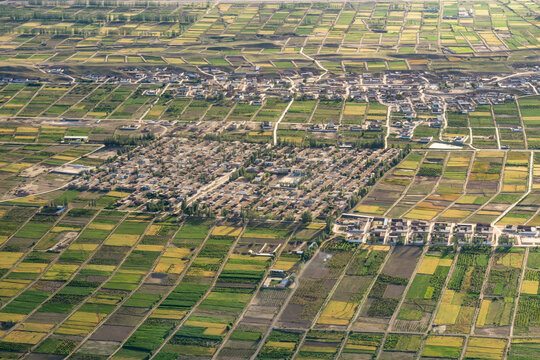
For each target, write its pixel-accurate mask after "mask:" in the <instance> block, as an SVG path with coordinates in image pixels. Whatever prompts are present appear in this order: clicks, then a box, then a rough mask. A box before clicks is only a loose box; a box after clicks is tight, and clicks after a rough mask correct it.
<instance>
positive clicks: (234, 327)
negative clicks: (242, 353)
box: [212, 225, 299, 360]
mask: <svg viewBox="0 0 540 360" xmlns="http://www.w3.org/2000/svg"><path fill="white" fill-rule="evenodd" d="M298 227H299V225H296V226H295V228H294V230H293V231H292V232H291V234H290V235H289V236H288V237H287V239H286V240H285V241H284V242H283V244H282V246H281V247H280V249H279V251H278V254H277V255H276V256H275V257H274V259H273V260H272V261H271V264H270V266H268V268H267V269H266V271H265V273H264V275H263V277H262V279H261V282H260V283H259V285H258V286H257V289H256V290H255V292H254V293H253V296H252V297H251V299H250V300H249V303H247V304H246V306H245V307H244V309H243V310H242V312H241V313H240V315H238V317H237V318H236V320H235V321H234V323H233V325H232V326H231V328H230V329H229V331H228V332H227V334H226V335H225V337H224V338H223V339H222V341H221V343H220V345H219V346H218V348H217V349H216V351H215V352H214V354H213V355H212V360H213V359H217V356H218V355H219V352H220V351H221V350H222V349H223V348H224V347H225V344H226V342H227V341H228V340H229V338H230V337H231V335H232V333H233V332H234V330H236V327H237V326H238V324H239V323H240V322H241V321H242V320H243V318H244V315H245V314H246V312H247V310H248V308H249V306H250V305H251V304H252V303H253V300H254V299H255V297H256V296H257V295H258V294H259V292H260V291H261V288H262V286H263V284H264V281H265V280H266V278H267V277H268V274H269V273H270V270H272V267H273V266H274V265H275V264H276V262H277V261H278V259H279V257H280V256H281V254H282V253H283V251H284V250H285V248H286V247H287V244H288V243H289V241H291V239H292V238H293V235H294V234H295V233H296V231H297V230H298Z"/></svg>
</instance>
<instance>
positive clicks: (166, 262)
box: [154, 257, 188, 274]
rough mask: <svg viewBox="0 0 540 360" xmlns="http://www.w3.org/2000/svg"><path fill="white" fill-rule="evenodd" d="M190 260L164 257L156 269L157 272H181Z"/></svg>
mask: <svg viewBox="0 0 540 360" xmlns="http://www.w3.org/2000/svg"><path fill="white" fill-rule="evenodd" d="M187 263H188V261H187V260H181V259H179V258H172V257H162V258H161V259H160V260H159V263H158V264H157V265H156V268H155V269H154V271H155V272H159V273H168V274H180V273H181V272H182V271H184V269H185V268H186V265H187Z"/></svg>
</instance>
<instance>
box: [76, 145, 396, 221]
mask: <svg viewBox="0 0 540 360" xmlns="http://www.w3.org/2000/svg"><path fill="white" fill-rule="evenodd" d="M399 152H400V150H398V149H392V148H389V149H377V150H372V149H354V148H339V147H326V148H294V147H279V148H269V147H267V145H266V144H250V143H242V142H237V141H228V142H218V141H210V140H202V139H201V137H199V136H194V137H193V138H191V139H189V138H183V137H163V138H161V139H159V140H157V142H155V143H152V144H151V145H148V146H141V147H139V148H137V149H135V150H134V151H133V152H131V153H129V154H124V155H121V156H118V157H117V158H116V159H115V160H114V161H111V162H108V163H106V164H104V165H103V166H101V167H100V168H99V169H97V170H95V171H94V172H91V173H89V174H85V176H81V177H79V178H77V179H75V180H74V182H73V183H72V186H74V187H76V188H80V189H85V190H86V189H88V190H100V191H108V190H113V189H123V190H127V191H129V192H130V193H131V195H129V196H127V197H126V198H124V199H122V200H121V202H120V203H119V204H118V205H119V206H121V207H137V206H140V205H142V204H145V203H146V202H147V201H148V199H149V198H150V199H164V200H168V203H169V204H172V206H173V207H175V208H177V207H179V206H180V205H181V204H182V202H183V201H186V202H188V203H191V202H193V201H195V200H197V201H198V202H199V203H200V204H202V205H204V206H205V208H209V209H211V210H212V211H213V212H214V213H215V214H220V213H226V214H228V215H231V216H241V214H242V213H243V212H245V211H251V212H256V213H257V214H259V215H260V216H261V217H267V218H281V219H283V218H287V217H288V218H291V217H292V218H293V219H299V218H300V215H301V214H302V213H303V212H304V211H306V210H309V211H311V213H312V214H313V216H314V217H317V216H321V218H325V217H326V216H328V215H330V214H334V213H336V212H337V211H338V210H340V211H343V210H346V209H347V207H348V205H349V199H350V198H351V197H353V196H355V194H356V193H357V191H358V190H359V189H361V188H362V187H364V186H365V185H366V184H367V183H368V182H369V181H370V179H371V178H372V176H374V173H375V172H376V171H377V169H378V168H379V167H381V166H382V164H383V163H384V162H385V161H391V160H392V159H393V158H394V157H395V156H397V155H398V154H399Z"/></svg>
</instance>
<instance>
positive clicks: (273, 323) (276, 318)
mask: <svg viewBox="0 0 540 360" xmlns="http://www.w3.org/2000/svg"><path fill="white" fill-rule="evenodd" d="M331 239H332V237H331V238H329V239H327V240H325V241H323V242H322V244H321V245H320V246H319V247H317V250H316V251H315V253H314V254H313V256H312V257H311V259H309V260H308V261H306V262H305V263H304V264H303V265H302V268H301V269H300V271H299V273H298V276H296V279H300V278H301V277H302V274H303V273H304V271H305V270H306V268H307V267H308V266H309V264H311V262H312V261H313V259H315V258H316V257H317V255H318V254H319V252H320V249H321V247H323V245H324V244H326V243H327V242H328V241H330V240H331ZM295 283H296V282H295ZM297 289H298V286H295V287H294V289H292V290H291V292H290V293H289V295H287V298H286V299H285V301H284V302H283V304H282V305H281V307H280V308H279V311H278V313H277V314H276V315H275V316H274V317H273V318H272V322H271V323H270V326H268V329H266V332H265V333H264V335H263V336H262V337H261V339H260V341H259V344H257V348H256V349H255V352H254V353H253V355H251V357H250V358H249V359H250V360H255V359H256V358H257V355H258V354H259V352H260V351H261V349H262V348H263V346H264V344H265V343H266V339H268V336H270V333H271V332H272V330H273V329H274V328H275V326H276V324H277V322H278V319H279V318H280V317H281V315H282V314H283V312H284V311H285V308H286V307H287V305H289V302H290V301H291V299H292V297H293V295H294V294H295V293H296V290H297Z"/></svg>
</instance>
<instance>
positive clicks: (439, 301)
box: [416, 248, 461, 360]
mask: <svg viewBox="0 0 540 360" xmlns="http://www.w3.org/2000/svg"><path fill="white" fill-rule="evenodd" d="M460 253H461V248H458V250H457V251H456V253H455V254H454V260H453V261H452V265H451V266H450V269H449V270H448V275H447V276H446V280H445V281H444V286H443V288H442V290H441V294H440V295H439V300H438V301H437V305H436V306H435V309H434V310H433V313H432V314H431V319H430V320H429V325H428V328H427V330H426V331H425V332H424V333H422V335H423V338H422V342H421V343H420V348H419V349H418V352H417V353H416V360H420V358H421V357H422V351H423V350H424V346H425V344H426V339H427V335H428V334H429V332H430V331H431V330H432V329H433V323H434V322H435V317H436V316H437V313H438V312H439V308H440V307H441V304H442V299H443V292H444V291H445V290H446V289H447V287H448V283H449V282H450V279H451V278H452V275H453V273H454V269H455V268H456V264H457V260H458V257H459V254H460Z"/></svg>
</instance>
